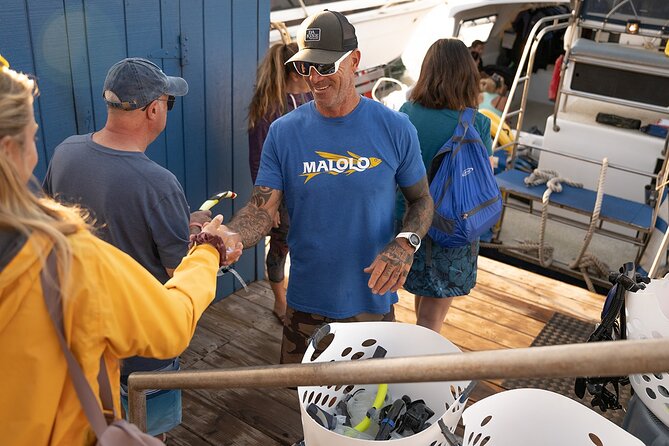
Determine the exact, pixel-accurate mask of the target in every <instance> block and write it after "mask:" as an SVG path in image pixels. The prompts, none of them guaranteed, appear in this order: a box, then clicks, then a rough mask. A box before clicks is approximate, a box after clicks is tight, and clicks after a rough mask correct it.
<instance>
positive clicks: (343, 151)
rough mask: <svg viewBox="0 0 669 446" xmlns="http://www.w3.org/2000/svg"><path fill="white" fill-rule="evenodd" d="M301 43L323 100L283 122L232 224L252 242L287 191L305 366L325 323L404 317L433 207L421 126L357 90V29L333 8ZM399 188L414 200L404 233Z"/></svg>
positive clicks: (305, 72)
mask: <svg viewBox="0 0 669 446" xmlns="http://www.w3.org/2000/svg"><path fill="white" fill-rule="evenodd" d="M298 44H299V48H300V51H299V52H298V53H296V54H295V55H294V56H293V57H292V58H291V59H290V60H289V61H288V63H294V64H295V68H296V69H297V71H298V73H300V74H301V75H302V76H305V79H306V81H307V83H308V84H309V88H310V89H311V91H312V93H313V95H314V101H312V102H309V103H307V104H304V105H302V106H301V107H299V108H297V109H296V110H294V111H292V112H291V113H288V114H287V115H285V116H283V117H281V118H279V119H278V120H276V121H274V123H273V124H272V125H271V127H270V130H269V134H268V136H267V139H266V141H265V144H264V146H263V150H262V158H261V161H260V170H259V172H258V177H257V179H256V182H255V188H254V190H253V196H252V197H251V200H250V202H249V203H248V204H247V205H246V206H245V207H244V208H243V209H242V210H240V211H239V212H238V213H237V214H236V215H235V217H234V218H233V219H232V221H231V222H230V224H229V225H228V227H229V229H230V230H231V231H233V232H237V233H239V235H240V239H241V241H242V243H243V244H244V246H245V247H248V246H252V245H254V244H256V243H257V242H258V241H259V240H261V239H262V237H264V236H265V234H267V232H268V231H269V229H270V228H271V226H272V216H273V215H274V213H275V212H276V210H277V209H278V206H279V203H280V202H281V199H282V198H285V201H286V206H287V209H288V212H289V215H290V222H291V228H290V232H289V234H288V245H289V247H290V255H291V269H290V280H289V283H288V292H287V301H288V310H287V312H286V317H287V321H286V324H285V326H284V331H283V342H282V347H281V362H282V363H291V362H300V361H301V359H302V356H303V354H304V352H305V350H306V346H307V340H308V339H309V337H310V336H311V335H312V334H313V332H314V330H315V329H316V328H318V327H319V326H320V325H322V324H324V323H329V322H333V321H338V322H341V321H372V320H377V321H379V320H387V321H393V320H394V312H393V304H394V303H396V302H397V294H396V291H397V289H398V288H399V287H400V286H402V284H403V283H404V280H405V278H406V275H407V273H408V271H409V269H410V267H411V263H412V261H413V254H414V252H415V250H416V249H417V248H418V246H419V245H420V239H421V237H422V236H423V235H425V233H426V232H427V229H428V228H429V226H430V223H431V221H432V208H433V204H432V199H431V198H430V194H429V189H428V183H427V178H426V175H425V168H424V166H423V162H422V160H421V156H420V148H419V145H418V136H417V133H416V130H415V129H414V127H413V126H412V125H411V123H410V122H409V120H408V119H407V117H406V116H404V115H402V114H400V113H397V112H394V111H392V110H390V109H388V108H386V107H384V106H383V105H381V104H380V103H377V102H374V101H371V100H369V99H366V98H363V97H360V95H358V94H357V93H356V90H355V72H356V69H357V67H358V63H359V61H360V51H359V50H358V49H357V48H358V42H357V38H356V36H355V29H354V28H353V26H352V25H351V24H350V23H349V22H348V21H347V20H346V18H345V17H344V16H343V15H341V14H340V13H338V12H334V11H323V12H320V13H318V14H315V15H313V16H311V17H308V18H307V19H306V20H305V21H304V22H303V23H302V26H301V28H300V31H298ZM397 186H399V187H400V188H401V190H402V192H403V193H404V196H405V197H406V199H407V201H408V210H407V217H406V219H405V221H404V225H403V229H402V231H401V233H400V234H399V235H397V234H395V233H394V228H393V215H394V210H395V201H394V197H395V192H396V189H397ZM396 235H397V238H396V237H395V236H396Z"/></svg>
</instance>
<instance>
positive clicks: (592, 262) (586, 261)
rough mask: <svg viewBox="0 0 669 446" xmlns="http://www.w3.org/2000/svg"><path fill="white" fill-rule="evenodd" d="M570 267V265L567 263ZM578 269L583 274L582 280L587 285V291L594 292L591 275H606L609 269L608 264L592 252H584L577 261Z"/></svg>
mask: <svg viewBox="0 0 669 446" xmlns="http://www.w3.org/2000/svg"><path fill="white" fill-rule="evenodd" d="M569 266H570V267H571V265H569ZM578 269H579V271H581V274H583V280H584V281H585V285H586V286H587V287H588V291H591V292H593V293H594V292H595V291H596V290H595V286H594V285H593V284H592V279H591V275H592V274H594V275H596V276H598V277H607V276H608V275H609V272H610V271H611V270H610V269H609V267H608V265H607V264H606V263H604V262H602V261H601V260H599V258H598V257H597V256H595V255H593V254H584V255H583V256H582V257H581V260H580V261H579V262H578Z"/></svg>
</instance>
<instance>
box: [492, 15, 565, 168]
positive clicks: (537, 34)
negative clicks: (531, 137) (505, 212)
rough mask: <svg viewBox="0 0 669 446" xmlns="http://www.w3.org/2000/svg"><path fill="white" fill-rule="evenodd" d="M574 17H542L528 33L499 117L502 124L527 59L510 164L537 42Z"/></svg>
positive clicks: (496, 134) (518, 134)
mask: <svg viewBox="0 0 669 446" xmlns="http://www.w3.org/2000/svg"><path fill="white" fill-rule="evenodd" d="M573 18H574V15H573V13H569V14H559V15H555V16H550V17H544V18H542V19H540V20H538V21H537V23H535V25H534V27H532V30H531V31H530V34H529V36H528V38H527V43H526V44H525V48H523V54H522V55H521V57H520V61H519V63H518V69H517V70H516V74H515V76H514V79H513V83H512V84H511V89H510V90H509V96H508V98H507V100H506V104H505V105H504V111H502V116H501V117H500V122H501V123H504V122H505V121H506V118H507V117H508V116H509V109H510V108H511V103H512V102H513V98H514V96H515V94H516V89H517V87H518V84H519V82H520V80H521V75H522V72H523V68H524V67H525V65H526V61H528V57H529V62H528V63H527V69H526V74H525V76H522V77H523V96H522V99H521V106H520V109H519V110H520V112H518V111H515V113H517V114H518V123H517V125H516V135H515V141H514V143H515V144H514V145H513V148H512V153H511V159H512V163H513V162H514V161H515V155H516V146H517V145H518V139H519V136H520V129H521V126H522V123H523V114H524V111H525V105H526V103H527V92H528V89H529V84H530V76H531V74H532V68H533V67H534V58H535V55H536V52H537V48H538V47H539V42H540V41H541V39H542V38H543V37H544V36H545V35H546V33H547V32H549V31H555V30H558V29H563V28H566V27H567V26H569V24H570V23H571V22H572V21H573ZM562 20H568V21H567V22H561V21H562ZM548 22H553V25H549V26H547V27H545V28H544V29H542V30H541V31H540V30H539V29H540V28H541V27H542V26H544V25H545V24H546V23H548ZM502 127H503V126H502V125H500V126H498V128H497V132H496V133H495V138H494V139H493V143H492V147H493V149H494V148H495V147H496V145H497V143H498V142H499V136H500V135H501V133H502Z"/></svg>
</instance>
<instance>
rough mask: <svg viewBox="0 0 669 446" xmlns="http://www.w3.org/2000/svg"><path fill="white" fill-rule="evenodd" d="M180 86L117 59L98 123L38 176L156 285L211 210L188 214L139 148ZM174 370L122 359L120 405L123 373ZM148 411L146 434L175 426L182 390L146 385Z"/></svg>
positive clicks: (158, 128) (175, 361)
mask: <svg viewBox="0 0 669 446" xmlns="http://www.w3.org/2000/svg"><path fill="white" fill-rule="evenodd" d="M187 92H188V84H187V83H186V81H185V80H184V79H182V78H180V77H168V76H167V75H165V73H163V72H162V70H161V69H160V68H159V67H158V66H157V65H155V64H154V63H152V62H150V61H148V60H146V59H140V58H128V59H123V60H121V61H119V62H117V63H116V64H114V65H113V66H112V67H111V68H110V69H109V72H108V73H107V77H106V79H105V82H104V87H103V98H104V101H105V103H106V105H107V122H106V124H105V127H104V128H103V129H102V130H100V131H99V132H95V133H89V134H87V135H75V136H71V137H69V138H67V139H66V140H65V141H63V142H62V143H61V144H60V145H58V146H57V147H56V149H55V152H54V155H53V157H52V159H51V162H50V163H49V167H48V169H47V173H46V176H45V178H44V190H45V192H46V193H48V194H49V195H51V196H52V197H55V198H56V199H58V200H59V201H62V202H65V203H71V204H77V205H80V206H82V207H84V208H85V209H87V210H88V211H90V212H91V213H92V215H93V217H94V218H95V221H96V223H97V225H96V226H98V227H99V229H98V231H97V234H98V235H99V236H100V237H101V238H102V239H103V240H105V241H107V242H109V243H111V244H112V245H114V246H116V247H117V248H119V249H121V250H122V251H124V252H126V253H127V254H129V255H130V256H131V257H132V258H134V259H135V260H137V261H138V262H139V263H140V264H142V265H143V266H144V267H145V268H146V269H147V270H149V271H150V272H151V274H153V275H154V277H155V278H156V279H158V280H159V281H160V282H162V283H165V282H167V280H168V279H169V278H170V277H171V276H172V273H173V271H174V268H175V267H176V266H177V265H178V264H179V262H180V261H181V258H182V257H183V256H184V255H185V254H186V251H187V245H188V237H189V232H190V233H196V232H198V231H199V230H200V228H201V227H202V223H203V222H206V221H208V220H209V218H210V215H211V213H210V211H196V212H194V213H193V215H192V216H189V212H190V211H189V207H188V203H187V202H186V197H185V195H184V191H183V188H182V187H181V185H180V184H179V181H178V180H177V179H176V177H175V176H174V174H172V173H171V172H170V171H169V170H167V169H165V168H164V167H162V166H160V165H158V164H157V163H155V162H154V161H152V160H150V159H149V158H148V157H147V156H146V154H145V151H146V149H147V147H148V145H149V144H150V143H151V142H153V141H154V140H155V139H156V138H157V137H158V135H160V133H162V131H163V130H164V129H165V125H166V123H167V114H168V112H169V111H170V110H171V109H172V107H173V105H174V103H175V99H176V97H177V96H184V95H185V94H186V93H187ZM189 220H190V225H191V226H190V231H189ZM178 369H179V358H172V359H155V358H139V357H138V358H128V359H126V360H124V361H123V367H122V373H121V379H122V387H121V388H122V390H123V391H124V394H123V395H122V402H123V405H124V407H125V406H127V395H126V394H125V389H126V387H125V386H126V382H127V377H128V375H130V373H132V372H138V371H168V370H178ZM147 414H148V432H149V433H151V434H153V435H160V434H163V433H165V432H167V431H169V430H170V429H172V428H174V427H176V426H177V425H178V424H179V423H180V422H181V391H180V390H165V391H160V392H158V391H149V392H148V401H147Z"/></svg>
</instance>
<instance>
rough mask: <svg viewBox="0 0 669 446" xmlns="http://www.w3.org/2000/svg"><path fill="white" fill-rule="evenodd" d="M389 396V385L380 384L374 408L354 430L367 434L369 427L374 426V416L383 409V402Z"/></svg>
mask: <svg viewBox="0 0 669 446" xmlns="http://www.w3.org/2000/svg"><path fill="white" fill-rule="evenodd" d="M387 394H388V384H379V390H377V391H376V398H375V399H374V404H372V408H371V409H369V410H368V411H367V414H366V415H365V418H363V419H362V421H361V422H359V423H358V424H357V425H356V426H355V427H353V429H355V430H357V431H358V432H365V431H366V430H367V429H369V426H370V425H371V424H372V416H374V414H375V413H376V412H377V411H378V410H379V409H380V408H381V406H382V405H383V402H384V401H385V400H386V395H387Z"/></svg>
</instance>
